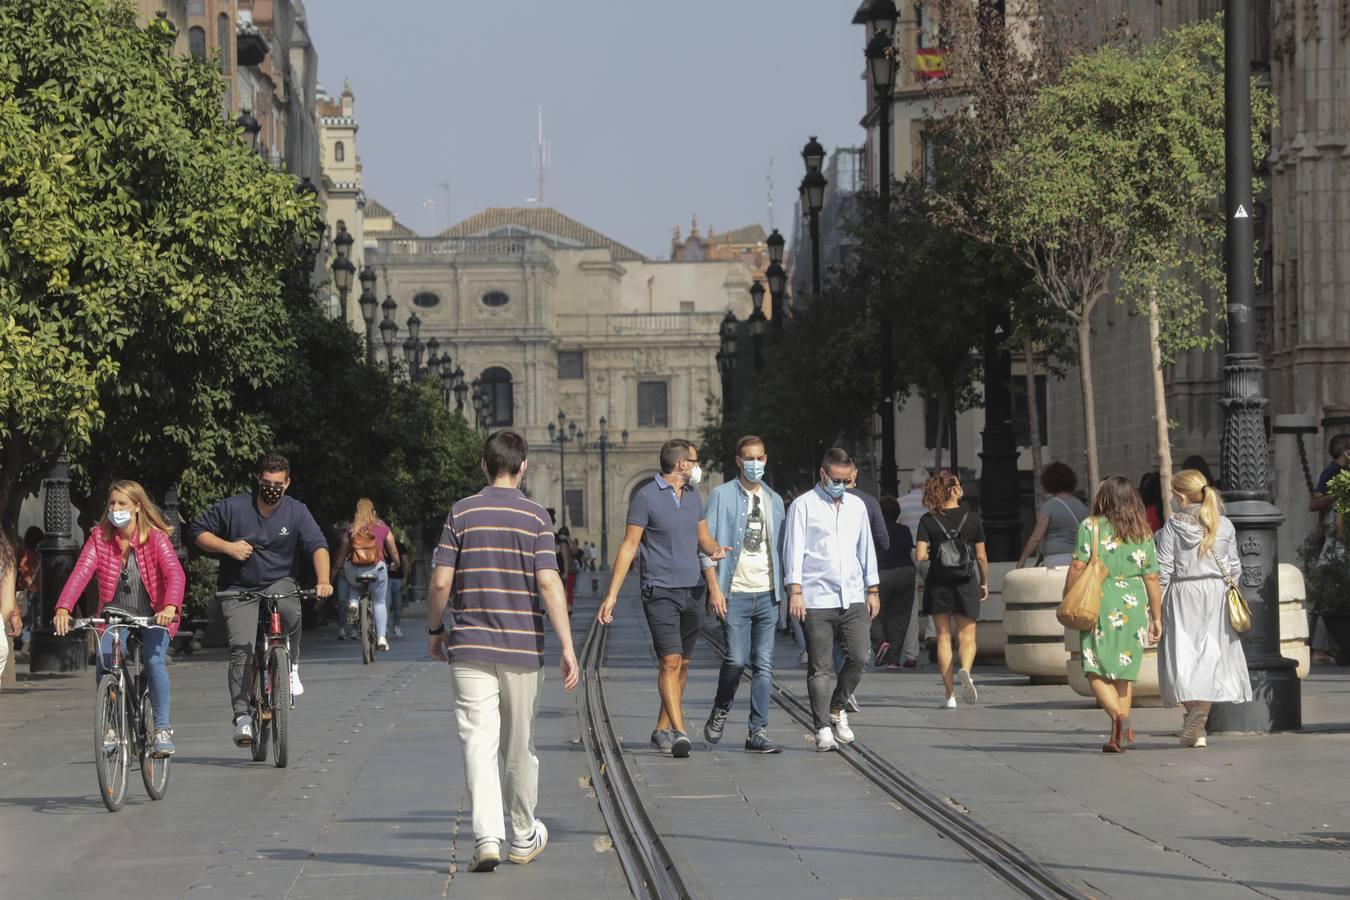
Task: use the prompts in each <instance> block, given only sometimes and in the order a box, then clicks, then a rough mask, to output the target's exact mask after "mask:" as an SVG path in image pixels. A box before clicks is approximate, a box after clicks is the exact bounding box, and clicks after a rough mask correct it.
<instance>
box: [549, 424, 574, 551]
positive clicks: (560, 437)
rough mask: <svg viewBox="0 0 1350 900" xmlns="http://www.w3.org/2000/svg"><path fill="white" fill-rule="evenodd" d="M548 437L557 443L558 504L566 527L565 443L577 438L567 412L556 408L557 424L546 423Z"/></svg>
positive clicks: (563, 524) (563, 525)
mask: <svg viewBox="0 0 1350 900" xmlns="http://www.w3.org/2000/svg"><path fill="white" fill-rule="evenodd" d="M548 439H549V440H550V441H552V442H553V443H555V444H557V445H558V499H559V500H560V501H561V502H560V503H559V505H558V510H559V515H560V516H561V517H562V527H563V528H566V527H567V444H568V442H569V441H574V440H576V439H577V423H576V422H569V421H567V414H566V413H565V412H563V411H562V410H558V424H557V425H554V424H553V423H552V422H549V423H548Z"/></svg>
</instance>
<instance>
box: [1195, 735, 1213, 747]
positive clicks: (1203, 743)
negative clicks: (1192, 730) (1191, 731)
mask: <svg viewBox="0 0 1350 900" xmlns="http://www.w3.org/2000/svg"><path fill="white" fill-rule="evenodd" d="M1192 746H1194V747H1208V746H1209V739H1208V738H1206V737H1205V736H1204V735H1203V734H1202V735H1200V736H1199V737H1198V738H1196V739H1195V743H1194V744H1193V745H1192Z"/></svg>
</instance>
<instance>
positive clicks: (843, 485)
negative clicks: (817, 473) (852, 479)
mask: <svg viewBox="0 0 1350 900" xmlns="http://www.w3.org/2000/svg"><path fill="white" fill-rule="evenodd" d="M821 487H823V488H824V489H825V493H827V494H829V495H830V496H831V497H832V498H834V499H835V500H838V499H839V498H840V497H842V496H844V494H845V492H847V491H848V483H847V482H837V481H827V482H825V483H824V484H822V485H821Z"/></svg>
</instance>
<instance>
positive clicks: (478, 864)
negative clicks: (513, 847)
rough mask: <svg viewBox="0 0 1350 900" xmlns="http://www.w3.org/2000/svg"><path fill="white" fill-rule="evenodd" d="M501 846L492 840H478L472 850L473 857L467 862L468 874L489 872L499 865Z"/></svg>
mask: <svg viewBox="0 0 1350 900" xmlns="http://www.w3.org/2000/svg"><path fill="white" fill-rule="evenodd" d="M501 861H502V845H501V844H500V843H498V842H497V841H495V840H493V839H492V838H484V839H482V840H480V841H479V842H478V843H477V844H476V845H475V846H474V848H473V857H472V858H471V859H470V860H469V871H470V872H491V871H493V870H495V869H496V868H497V866H498V865H500V864H501Z"/></svg>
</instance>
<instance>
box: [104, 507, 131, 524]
mask: <svg viewBox="0 0 1350 900" xmlns="http://www.w3.org/2000/svg"><path fill="white" fill-rule="evenodd" d="M108 521H110V522H112V523H113V524H114V525H116V526H117V527H118V528H126V527H127V526H128V525H130V524H131V510H129V509H114V510H113V511H112V512H110V513H108Z"/></svg>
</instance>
